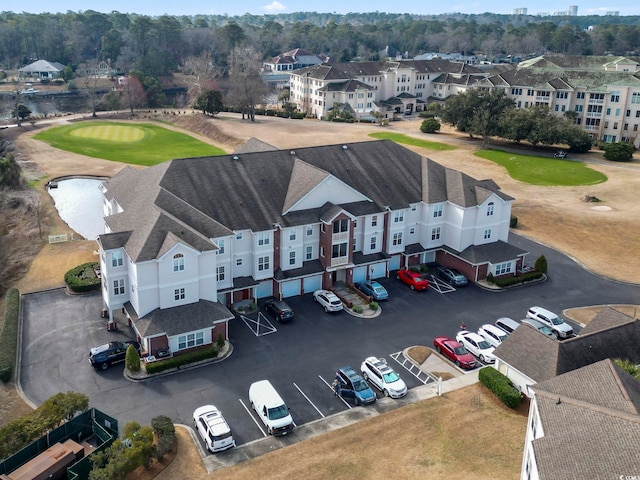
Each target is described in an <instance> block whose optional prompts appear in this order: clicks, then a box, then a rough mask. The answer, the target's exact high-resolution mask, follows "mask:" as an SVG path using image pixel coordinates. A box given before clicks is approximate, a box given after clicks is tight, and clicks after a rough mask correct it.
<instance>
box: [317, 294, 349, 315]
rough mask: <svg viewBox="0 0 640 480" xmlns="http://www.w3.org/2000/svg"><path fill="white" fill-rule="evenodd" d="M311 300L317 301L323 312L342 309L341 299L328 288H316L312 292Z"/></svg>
mask: <svg viewBox="0 0 640 480" xmlns="http://www.w3.org/2000/svg"><path fill="white" fill-rule="evenodd" d="M313 301H314V302H318V303H319V304H320V305H321V306H322V307H323V308H324V311H325V312H339V311H340V310H342V308H343V305H342V301H341V300H340V299H339V298H338V296H337V295H336V294H335V293H333V292H330V291H329V290H316V291H315V292H313Z"/></svg>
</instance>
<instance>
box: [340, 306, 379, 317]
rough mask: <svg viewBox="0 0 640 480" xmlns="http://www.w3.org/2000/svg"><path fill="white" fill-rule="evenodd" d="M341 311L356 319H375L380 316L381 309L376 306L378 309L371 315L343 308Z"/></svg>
mask: <svg viewBox="0 0 640 480" xmlns="http://www.w3.org/2000/svg"><path fill="white" fill-rule="evenodd" d="M343 310H344V311H345V312H347V313H348V314H349V315H351V316H352V317H358V318H376V317H378V316H380V314H381V313H382V307H380V305H378V309H377V310H375V311H374V312H373V314H371V315H369V314H364V313H356V312H354V311H353V310H351V309H350V308H343Z"/></svg>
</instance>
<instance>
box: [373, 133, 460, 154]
mask: <svg viewBox="0 0 640 480" xmlns="http://www.w3.org/2000/svg"><path fill="white" fill-rule="evenodd" d="M369 136H370V137H373V138H377V139H378V140H393V141H394V142H396V143H404V144H405V145H413V146H414V147H420V148H427V149H429V150H440V151H444V150H455V149H456V147H454V146H453V145H448V144H446V143H440V142H430V141H429V140H420V139H418V138H413V137H410V136H408V135H404V134H402V133H393V132H378V133H370V134H369Z"/></svg>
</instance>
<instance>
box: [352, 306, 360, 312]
mask: <svg viewBox="0 0 640 480" xmlns="http://www.w3.org/2000/svg"><path fill="white" fill-rule="evenodd" d="M351 310H353V311H354V312H355V313H362V305H354V306H353V308H352V309H351Z"/></svg>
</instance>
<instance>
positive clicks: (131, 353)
mask: <svg viewBox="0 0 640 480" xmlns="http://www.w3.org/2000/svg"><path fill="white" fill-rule="evenodd" d="M125 364H126V366H127V369H129V370H131V371H132V372H139V371H140V355H139V354H138V351H137V350H136V348H135V347H134V346H133V345H129V346H128V347H127V353H126V354H125Z"/></svg>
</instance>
